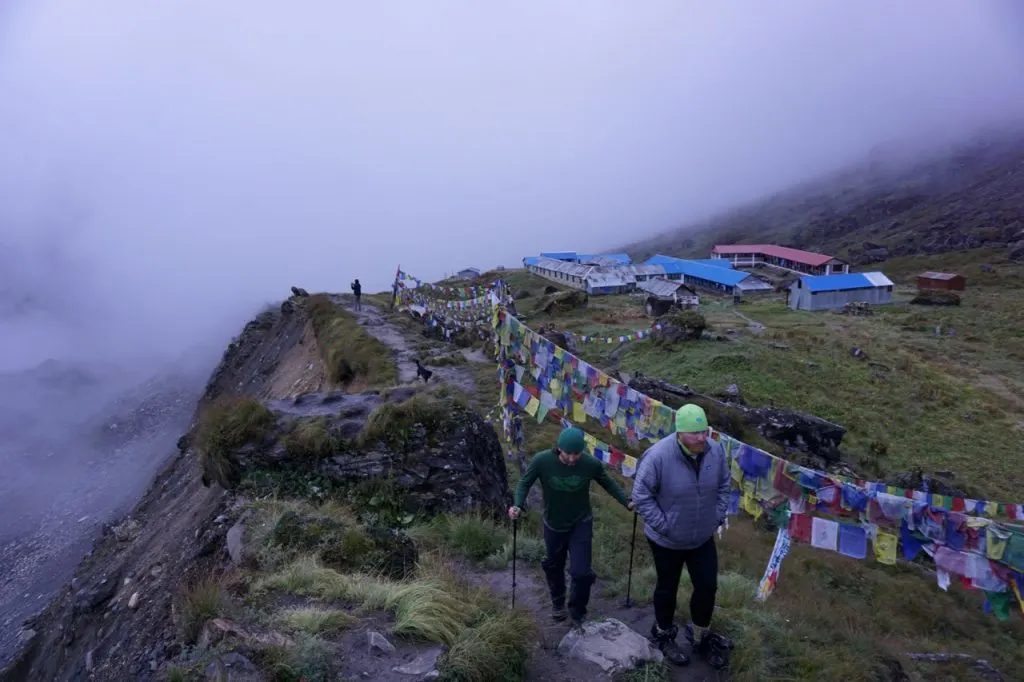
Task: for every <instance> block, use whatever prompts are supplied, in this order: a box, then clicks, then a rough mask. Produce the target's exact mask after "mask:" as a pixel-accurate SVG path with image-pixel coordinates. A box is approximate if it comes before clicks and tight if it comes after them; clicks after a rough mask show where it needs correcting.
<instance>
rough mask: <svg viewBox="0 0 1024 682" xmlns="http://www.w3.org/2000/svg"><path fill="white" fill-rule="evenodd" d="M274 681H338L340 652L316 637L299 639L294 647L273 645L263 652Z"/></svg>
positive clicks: (263, 660)
mask: <svg viewBox="0 0 1024 682" xmlns="http://www.w3.org/2000/svg"><path fill="white" fill-rule="evenodd" d="M260 654H261V655H260V658H261V662H262V663H263V664H264V665H265V666H266V667H267V668H269V669H270V672H271V675H272V679H273V680H274V682H329V680H333V679H336V677H335V675H336V671H335V667H334V663H333V662H334V660H336V658H337V652H336V651H335V650H334V647H332V646H331V645H330V643H328V642H325V641H324V640H323V639H320V638H319V637H316V636H309V635H307V636H302V637H299V638H298V640H297V641H296V642H295V644H294V645H293V646H289V647H285V646H269V647H265V648H264V649H263V650H262V651H261V652H260Z"/></svg>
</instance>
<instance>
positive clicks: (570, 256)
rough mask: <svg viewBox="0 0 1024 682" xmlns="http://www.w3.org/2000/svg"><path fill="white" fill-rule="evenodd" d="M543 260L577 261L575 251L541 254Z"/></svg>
mask: <svg viewBox="0 0 1024 682" xmlns="http://www.w3.org/2000/svg"><path fill="white" fill-rule="evenodd" d="M540 255H541V257H543V258H554V259H555V260H571V261H575V260H576V259H577V256H576V252H575V251H548V252H547V253H541V254H540Z"/></svg>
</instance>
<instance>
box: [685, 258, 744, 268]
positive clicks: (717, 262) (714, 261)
mask: <svg viewBox="0 0 1024 682" xmlns="http://www.w3.org/2000/svg"><path fill="white" fill-rule="evenodd" d="M690 262H691V263H701V264H702V265H713V266H714V267H716V268H728V269H729V270H733V269H734V268H733V267H732V261H730V260H726V259H725V258H695V259H693V260H692V261H690Z"/></svg>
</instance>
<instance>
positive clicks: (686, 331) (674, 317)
mask: <svg viewBox="0 0 1024 682" xmlns="http://www.w3.org/2000/svg"><path fill="white" fill-rule="evenodd" d="M657 325H658V326H656V327H655V328H654V331H652V332H651V338H652V339H654V340H655V341H657V342H659V343H664V344H674V343H678V342H680V341H696V340H699V339H700V338H701V337H702V336H703V335H704V330H705V329H706V328H707V326H708V323H707V320H706V319H705V318H704V316H703V315H701V314H700V313H698V312H697V311H696V310H677V311H673V312H671V313H669V314H668V315H664V316H662V317H659V318H658V321H657Z"/></svg>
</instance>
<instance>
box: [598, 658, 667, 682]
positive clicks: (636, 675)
mask: <svg viewBox="0 0 1024 682" xmlns="http://www.w3.org/2000/svg"><path fill="white" fill-rule="evenodd" d="M671 679H672V678H671V677H669V667H668V664H667V663H664V662H662V663H648V664H647V665H641V666H638V667H636V668H633V669H632V670H625V671H623V672H621V673H619V674H618V675H615V676H614V677H613V678H612V682H669V680H671Z"/></svg>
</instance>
